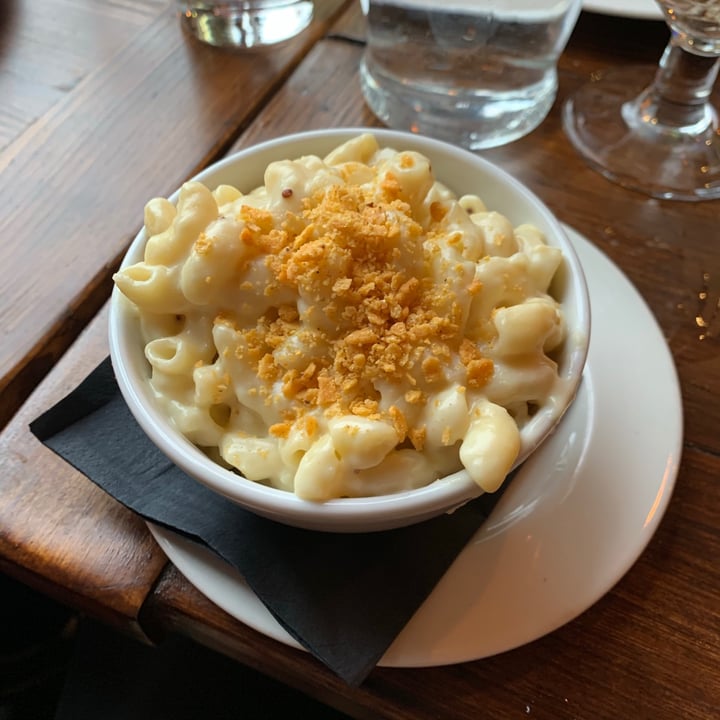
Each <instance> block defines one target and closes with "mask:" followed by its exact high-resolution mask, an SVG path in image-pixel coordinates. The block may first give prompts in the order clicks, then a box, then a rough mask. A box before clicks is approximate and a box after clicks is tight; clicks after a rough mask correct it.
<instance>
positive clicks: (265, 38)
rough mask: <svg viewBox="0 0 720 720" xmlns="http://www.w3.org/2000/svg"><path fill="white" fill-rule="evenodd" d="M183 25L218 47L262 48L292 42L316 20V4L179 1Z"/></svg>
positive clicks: (283, 0) (261, 0)
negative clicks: (314, 5) (314, 16)
mask: <svg viewBox="0 0 720 720" xmlns="http://www.w3.org/2000/svg"><path fill="white" fill-rule="evenodd" d="M177 5H178V8H179V12H180V18H181V22H182V23H183V25H184V26H185V28H186V29H187V30H188V31H189V32H190V34H191V35H194V36H195V37H196V38H198V40H201V41H202V42H205V43H208V44H209V45H215V46H217V47H230V48H239V49H248V50H249V49H254V48H261V47H264V46H267V45H275V44H277V43H281V42H284V41H285V40H289V39H290V38H292V37H295V36H296V35H297V34H298V33H300V32H301V31H302V30H304V29H305V28H306V27H307V26H308V25H309V24H310V21H311V20H312V16H313V3H312V0H224V1H222V2H221V1H217V2H216V1H214V0H177Z"/></svg>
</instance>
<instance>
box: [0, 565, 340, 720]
mask: <svg viewBox="0 0 720 720" xmlns="http://www.w3.org/2000/svg"><path fill="white" fill-rule="evenodd" d="M0 597H3V603H2V607H3V622H2V625H1V626H0V627H1V628H2V630H1V632H0V720H90V718H92V720H97V718H102V720H150V718H152V720H170V719H171V718H172V720H196V719H197V718H203V720H225V718H228V719H230V718H232V719H233V720H237V719H238V718H243V720H253V719H254V718H263V720H265V719H269V720H272V718H283V720H285V719H286V718H288V717H311V718H313V720H343V719H344V718H346V716H345V715H342V714H341V713H339V712H336V711H335V710H332V709H330V708H327V707H325V706H324V705H320V704H318V703H316V702H315V701H313V700H312V699H310V698H309V697H307V696H305V695H303V694H302V693H300V692H298V691H296V690H293V689H290V688H287V687H284V686H282V685H280V684H278V683H276V682H275V681H273V680H271V679H269V678H267V677H266V676H264V675H262V674H260V673H257V672H254V671H253V670H251V669H249V668H245V667H243V666H242V665H239V664H238V663H236V662H234V661H232V660H230V659H229V658H226V657H224V656H223V655H220V654H218V653H215V652H213V651H211V650H208V649H207V648H204V647H201V646H198V645H197V644H195V643H193V642H191V641H190V640H187V639H185V638H180V637H172V638H168V639H167V640H166V641H165V642H163V644H162V645H161V646H159V647H149V646H146V645H143V644H141V643H139V642H137V641H135V640H133V639H131V638H129V637H126V636H124V635H121V634H118V633H116V632H114V631H112V630H111V629H109V628H107V627H105V626H103V625H100V624H98V623H95V622H93V621H91V620H88V619H85V618H80V617H78V616H77V615H76V614H74V613H73V612H71V611H70V610H67V609H65V608H63V607H61V606H59V605H57V604H55V603H53V602H52V601H50V600H48V599H47V598H45V597H42V596H40V595H38V594H36V593H34V592H33V591H32V590H29V589H28V588H26V587H24V586H23V585H20V584H18V583H15V582H14V581H12V580H9V579H8V578H4V577H3V576H1V575H0ZM6 611H9V612H10V613H11V614H9V615H8V614H6Z"/></svg>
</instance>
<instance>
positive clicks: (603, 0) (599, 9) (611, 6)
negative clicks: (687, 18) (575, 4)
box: [583, 0, 663, 20]
mask: <svg viewBox="0 0 720 720" xmlns="http://www.w3.org/2000/svg"><path fill="white" fill-rule="evenodd" d="M583 10H588V11H589V12H594V13H600V14H601V15H617V16H619V17H628V18H638V19H640V20H662V19H663V14H662V10H661V9H660V6H659V5H658V4H657V3H656V2H655V0H583Z"/></svg>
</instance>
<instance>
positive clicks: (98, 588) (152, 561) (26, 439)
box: [0, 312, 167, 634]
mask: <svg viewBox="0 0 720 720" xmlns="http://www.w3.org/2000/svg"><path fill="white" fill-rule="evenodd" d="M106 328H107V313H106V312H102V313H101V314H100V315H99V316H98V317H97V318H96V319H95V321H94V322H93V323H92V325H91V326H90V327H89V328H88V330H87V331H86V332H85V334H84V335H82V336H81V338H80V340H79V342H78V344H77V345H76V346H75V347H74V348H73V349H72V350H71V351H70V352H69V353H68V354H67V355H66V356H65V357H64V358H63V359H62V360H61V361H60V362H59V363H58V365H57V367H56V368H55V370H54V373H53V375H52V377H51V378H48V381H46V382H44V383H42V384H41V385H40V387H38V389H37V390H36V392H35V393H34V394H33V395H32V396H31V397H30V399H29V400H28V401H27V402H26V403H25V405H24V406H23V408H22V410H21V411H20V412H19V413H18V414H17V415H16V416H15V417H14V418H13V420H12V422H11V423H10V424H9V425H8V426H7V427H6V428H5V430H4V432H3V433H2V435H0V457H2V474H0V568H2V569H3V570H4V571H5V572H7V573H9V574H11V575H13V576H14V577H16V578H18V579H20V580H22V581H23V582H25V583H27V584H29V585H32V586H34V587H35V588H37V589H39V590H41V591H42V592H44V593H46V594H48V595H51V596H53V597H54V598H55V599H57V600H59V601H60V602H62V603H64V604H67V605H70V606H73V607H77V608H79V609H81V610H84V611H85V612H88V613H90V614H92V615H93V616H96V617H98V618H99V619H101V620H104V621H105V622H108V623H110V624H112V625H115V626H117V627H120V628H122V629H123V630H126V631H128V632H133V633H135V634H142V630H141V629H140V627H139V625H138V624H137V614H138V612H139V610H140V607H141V606H142V603H143V601H144V600H145V597H146V595H147V594H148V592H149V591H150V589H151V588H152V586H153V583H154V582H155V579H156V578H157V576H158V575H159V573H160V571H161V570H162V568H163V566H164V565H165V563H166V562H167V560H166V558H165V556H164V555H163V553H162V552H161V551H160V549H159V548H158V547H157V545H156V544H155V542H154V540H152V538H151V537H150V535H149V533H148V531H147V528H146V527H145V524H144V523H143V522H142V521H141V520H140V519H139V518H138V517H137V516H135V515H134V514H133V513H131V512H129V511H128V510H125V509H124V508H123V507H122V506H120V505H119V504H118V503H116V502H115V501H114V500H112V499H111V498H109V497H108V496H107V495H106V494H105V493H103V492H102V491H101V490H99V489H98V488H96V486H95V485H93V484H92V483H91V482H90V481H89V480H87V478H85V477H83V476H82V475H80V474H79V473H77V472H76V471H75V470H73V468H72V467H70V466H69V465H67V463H65V462H64V461H63V460H61V459H60V458H58V457H57V456H56V455H54V454H53V453H52V452H51V451H49V450H47V448H45V447H44V446H43V445H41V444H40V442H39V441H38V440H36V439H35V437H34V436H33V435H31V433H30V431H29V429H28V424H29V423H30V421H31V420H33V419H34V418H35V417H37V416H38V415H39V414H41V413H42V412H43V411H44V410H46V409H47V408H49V407H51V406H52V405H53V404H54V403H55V402H57V401H58V400H60V399H61V398H62V397H64V396H65V395H66V394H67V393H68V392H69V391H70V390H72V389H73V388H74V387H75V385H77V384H78V381H79V380H80V379H82V378H83V377H85V375H87V374H88V373H89V372H90V371H91V370H92V369H93V368H94V367H95V366H96V365H97V364H98V363H99V362H100V361H101V360H102V359H103V358H104V357H105V356H106V355H107V340H106V335H107V331H106Z"/></svg>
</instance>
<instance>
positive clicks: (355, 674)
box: [30, 359, 508, 685]
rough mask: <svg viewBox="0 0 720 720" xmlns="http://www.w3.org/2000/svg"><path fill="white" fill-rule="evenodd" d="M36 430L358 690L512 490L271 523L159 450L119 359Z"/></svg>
mask: <svg viewBox="0 0 720 720" xmlns="http://www.w3.org/2000/svg"><path fill="white" fill-rule="evenodd" d="M30 429H31V431H32V432H33V434H35V435H36V436H37V437H38V439H39V440H41V441H42V442H43V443H44V444H45V445H46V446H47V447H49V448H51V449H52V450H53V451H54V452H56V453H57V454H58V455H60V456H61V457H63V458H64V459H65V460H66V461H67V462H69V463H70V464H72V465H73V466H74V467H75V468H76V469H77V470H79V471H80V472H81V473H83V474H84V475H86V476H87V477H88V478H89V479H90V480H92V481H93V482H94V483H95V484H97V485H98V486H99V487H101V488H102V489H104V490H105V491H106V492H107V493H109V494H110V495H111V496H112V497H114V498H115V499H117V500H118V501H119V502H121V503H122V504H123V505H125V506H127V507H128V508H130V509H131V510H133V511H135V512H136V513H138V514H139V515H141V516H142V517H143V518H144V519H145V520H148V521H151V522H154V523H158V524H160V525H163V526H165V527H167V528H170V529H171V530H174V531H175V532H178V533H181V534H182V535H184V536H186V537H188V538H190V539H191V540H193V541H195V542H198V543H201V544H203V545H205V546H206V547H208V548H210V550H212V551H213V552H215V553H216V554H218V555H219V556H220V557H221V558H223V559H224V560H225V561H226V562H228V563H230V564H231V565H233V566H234V567H235V568H237V569H238V570H239V571H240V573H241V574H242V575H243V577H244V578H245V580H246V582H247V583H248V585H249V586H250V587H251V588H252V590H253V592H254V593H255V594H256V595H257V596H258V598H259V599H260V600H261V601H262V602H263V603H264V604H265V606H266V607H267V608H268V609H269V610H270V612H271V613H272V614H273V616H274V617H275V618H276V619H277V620H278V622H279V623H280V624H281V625H282V626H283V627H284V628H285V629H286V630H287V631H288V633H289V634H290V635H292V636H293V637H294V638H295V639H296V640H297V641H298V642H299V643H300V644H301V645H302V646H303V647H305V648H306V649H307V650H308V651H310V652H311V653H312V654H313V655H314V656H315V657H317V658H318V659H319V660H321V661H322V662H323V663H324V664H325V665H327V666H328V667H329V668H330V669H331V670H333V671H334V672H335V673H336V674H337V675H339V676H340V677H341V678H342V679H344V680H345V681H346V682H347V683H348V684H351V685H359V684H360V683H362V681H363V680H364V679H365V678H366V677H367V675H368V673H369V672H370V671H371V670H372V668H373V667H374V666H375V665H376V663H377V662H378V660H379V659H380V658H381V657H382V655H383V653H384V652H385V650H386V649H387V648H388V647H389V646H390V645H391V643H392V642H393V640H394V639H395V637H396V636H397V634H398V633H399V632H400V631H401V630H402V628H403V627H404V626H405V624H406V623H407V622H408V620H409V619H410V618H411V617H412V615H413V613H414V612H415V611H416V610H417V609H418V607H420V605H421V604H422V603H423V601H424V600H425V598H426V597H427V596H428V595H429V594H430V592H431V591H432V589H433V588H434V587H435V585H436V584H437V582H438V581H439V580H440V578H441V577H442V575H443V574H444V572H445V571H446V570H447V568H448V567H449V566H450V564H451V563H452V562H453V560H454V559H455V557H456V556H457V554H458V553H459V552H460V550H461V549H462V548H463V547H464V545H465V544H466V543H467V542H468V540H469V539H470V538H471V537H472V535H473V534H474V533H475V531H476V530H477V529H478V528H479V527H480V525H481V524H482V522H483V521H484V520H485V519H486V518H487V517H488V516H489V514H490V512H491V510H492V508H493V507H494V505H495V503H496V502H497V500H498V498H499V496H500V491H499V492H497V493H494V494H485V495H482V496H480V497H479V498H478V499H477V500H475V501H473V502H471V503H468V504H466V505H465V506H463V507H462V508H460V509H459V510H456V511H455V512H454V513H452V514H446V515H442V516H440V517H437V518H434V519H432V520H428V521H425V522H423V523H419V524H416V525H413V526H410V527H407V528H401V529H398V530H389V531H382V532H373V533H357V534H344V533H323V532H315V531H310V530H301V529H297V528H293V527H289V526H286V525H282V524H280V523H276V522H272V521H270V520H266V519H264V518H261V517H259V516H256V515H254V514H252V513H250V512H247V511H245V510H243V509H242V508H240V507H238V506H237V505H235V504H234V503H232V502H231V501H229V500H227V499H226V498H224V497H222V496H220V495H218V494H216V493H214V492H212V491H211V490H209V489H207V488H206V487H204V486H203V485H201V484H200V483H198V482H196V481H195V480H193V479H192V478H190V477H188V476H187V475H186V474H185V473H183V472H182V471H181V470H180V469H179V468H178V467H176V466H175V465H173V464H172V463H171V462H170V461H169V460H168V459H167V458H166V457H165V455H164V454H163V453H162V452H161V451H160V450H158V449H157V448H156V447H155V445H154V444H153V443H152V442H151V441H150V440H149V439H148V437H147V436H146V435H145V433H144V432H143V431H142V429H141V428H140V426H139V425H138V424H137V423H136V422H135V419H134V418H133V417H132V415H131V413H130V411H129V409H128V408H127V405H126V404H125V401H124V400H123V398H122V395H121V394H120V390H119V389H118V387H117V384H116V382H115V377H114V375H113V371H112V366H111V364H110V361H109V359H106V360H105V361H103V362H102V363H101V364H100V365H99V366H98V367H97V368H96V369H95V370H94V371H93V372H92V373H91V374H90V375H89V376H88V377H87V378H86V379H85V380H84V381H83V382H82V383H81V384H80V385H79V386H78V387H77V388H76V389H75V390H74V391H73V392H71V393H70V394H69V395H68V396H67V397H66V398H64V399H63V400H61V401H60V402H59V403H58V404H57V405H55V406H54V407H53V408H51V409H50V410H48V411H47V412H46V413H44V414H43V415H42V416H40V417H39V418H37V419H36V420H35V421H34V422H33V423H31V426H30ZM507 484H508V481H506V482H505V483H504V485H503V487H505V486H507Z"/></svg>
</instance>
